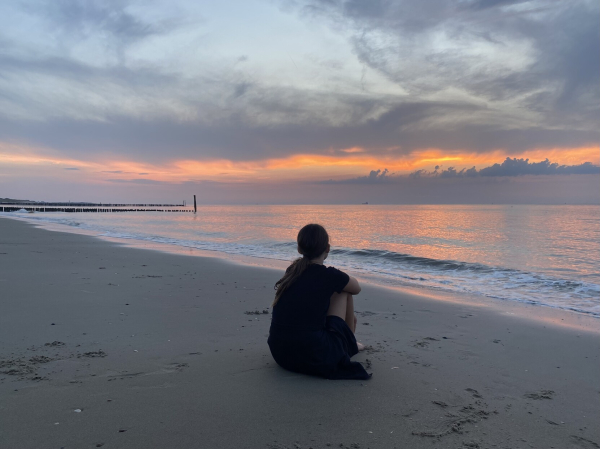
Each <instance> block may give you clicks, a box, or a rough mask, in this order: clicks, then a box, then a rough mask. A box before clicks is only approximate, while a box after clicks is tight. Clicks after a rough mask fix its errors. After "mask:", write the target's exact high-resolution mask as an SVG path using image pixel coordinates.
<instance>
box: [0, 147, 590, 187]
mask: <svg viewBox="0 0 600 449" xmlns="http://www.w3.org/2000/svg"><path fill="white" fill-rule="evenodd" d="M340 153H341V154H340ZM340 153H338V155H314V154H296V155H293V156H290V157H285V158H272V159H264V160H258V161H232V160H228V159H216V160H205V161H203V160H174V161H171V162H169V163H166V164H148V163H144V162H141V161H128V160H103V161H81V160H76V159H71V158H65V159H62V158H60V157H57V156H46V155H44V152H43V151H40V150H39V149H35V148H24V147H17V146H14V145H2V144H0V167H2V166H18V167H22V168H23V169H27V168H28V167H29V168H33V167H36V168H37V169H38V170H39V169H43V168H44V167H54V168H56V167H59V168H67V167H76V168H79V170H78V171H76V172H69V173H68V174H66V173H62V174H56V173H54V174H53V176H71V177H73V176H83V177H85V181H86V182H95V183H102V182H106V181H109V180H111V179H152V180H156V181H165V182H173V183H179V182H183V181H194V180H196V181H198V180H222V181H227V182H245V181H277V180H282V179H283V180H294V179H296V180H315V179H329V178H334V179H340V178H344V177H354V176H364V175H366V174H368V173H369V172H370V171H371V170H377V169H384V168H387V169H388V170H389V171H390V172H391V173H396V174H407V173H410V172H412V171H415V170H419V169H428V170H432V169H433V167H435V166H436V165H441V166H443V167H444V168H447V167H450V166H452V167H455V168H457V169H461V168H465V167H467V168H470V167H472V166H475V167H477V168H478V169H481V168H483V167H486V166H489V165H492V164H494V163H501V162H502V161H503V160H504V159H505V158H506V157H517V158H525V159H527V158H528V159H529V160H530V161H540V160H544V159H546V158H548V159H550V161H552V162H556V163H558V164H561V165H563V164H564V165H576V164H581V163H583V162H588V161H589V162H592V163H594V164H599V163H600V147H589V148H573V149H570V148H555V149H543V148H540V149H537V150H529V151H525V152H523V153H519V154H514V153H512V154H507V153H505V152H503V151H501V150H498V151H495V152H492V153H484V154H480V153H471V152H459V151H457V152H453V153H449V152H447V151H442V150H440V149H423V150H419V151H414V152H412V153H410V154H406V155H399V156H398V155H392V154H390V153H388V154H387V155H384V156H382V155H370V154H369V152H368V150H367V149H363V148H349V149H346V150H342V151H341V152H340ZM49 175H50V174H49Z"/></svg>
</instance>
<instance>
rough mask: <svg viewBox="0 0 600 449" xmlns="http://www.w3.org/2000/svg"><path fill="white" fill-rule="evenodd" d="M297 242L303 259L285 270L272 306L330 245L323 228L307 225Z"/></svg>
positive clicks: (301, 231)
mask: <svg viewBox="0 0 600 449" xmlns="http://www.w3.org/2000/svg"><path fill="white" fill-rule="evenodd" d="M296 241H297V242H298V252H299V253H300V254H302V257H300V258H298V259H296V260H294V261H293V262H292V264H291V265H290V266H289V267H288V268H287V270H285V274H284V275H283V277H282V278H281V279H279V280H278V281H277V282H276V283H275V290H276V292H275V300H274V301H273V304H272V306H274V305H275V304H277V301H279V298H281V295H282V294H283V292H284V291H286V290H287V288H288V287H289V286H290V285H292V284H293V283H294V281H295V280H296V279H298V277H299V276H300V275H301V274H302V273H303V272H304V270H306V268H307V267H308V266H309V265H310V261H311V260H312V259H315V258H317V257H319V256H320V255H321V254H323V253H324V252H325V250H326V249H327V245H328V244H329V235H328V234H327V231H326V230H325V228H324V227H323V226H321V225H318V224H307V225H306V226H304V227H303V228H302V229H300V232H298V238H297V239H296Z"/></svg>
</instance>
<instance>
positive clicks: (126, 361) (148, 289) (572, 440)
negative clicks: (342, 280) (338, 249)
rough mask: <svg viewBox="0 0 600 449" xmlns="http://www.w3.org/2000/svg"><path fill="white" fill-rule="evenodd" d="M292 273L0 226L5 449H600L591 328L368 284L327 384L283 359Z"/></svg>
mask: <svg viewBox="0 0 600 449" xmlns="http://www.w3.org/2000/svg"><path fill="white" fill-rule="evenodd" d="M280 274H281V273H280V272H278V271H276V270H270V269H266V268H257V267H249V266H242V265H235V264H233V263H230V262H227V261H224V260H221V259H218V258H207V257H190V256H182V255H173V254H167V253H161V252H158V251H149V250H142V249H134V248H127V247H123V246H119V245H117V244H114V243H109V242H106V241H103V240H100V239H96V238H93V237H88V236H82V235H76V234H68V233H60V232H51V231H47V230H42V229H36V228H34V227H33V226H31V225H29V224H27V223H24V222H20V221H16V220H11V219H6V218H0V311H1V313H0V447H2V448H19V449H26V448H32V449H33V448H41V447H44V448H57V449H58V448H65V449H68V448H95V447H104V448H271V449H284V448H290V449H291V448H294V449H296V448H297V449H300V448H303V449H307V448H314V449H317V448H327V447H338V448H339V447H341V448H358V449H366V448H429V447H439V448H510V449H516V448H557V449H562V448H571V447H572V448H598V447H600V431H599V430H598V429H599V428H598V422H600V357H599V355H600V338H599V334H598V333H597V332H596V331H594V328H597V327H598V326H597V324H596V321H594V320H593V319H587V318H583V317H582V318H579V317H576V316H575V315H574V314H569V313H566V312H564V313H562V315H561V313H559V312H556V313H554V312H553V314H550V315H548V316H550V317H551V319H547V320H543V319H537V320H535V319H530V318H523V316H526V315H527V314H529V315H532V314H537V313H538V312H537V309H536V308H535V307H532V306H529V307H526V306H523V307H517V306H515V307H512V308H511V309H510V312H503V311H502V310H501V309H497V308H494V307H486V306H483V305H476V304H470V303H469V304H466V303H464V304H461V303H459V302H456V301H441V300H436V299H431V298H427V297H425V296H417V295H412V294H408V293H402V292H398V291H392V290H386V289H381V288H376V287H374V286H371V285H366V286H364V288H363V292H362V293H361V294H360V295H359V296H357V297H356V299H355V303H356V307H357V310H358V318H359V324H358V331H357V338H358V339H359V340H360V341H362V342H364V343H365V344H367V345H369V349H368V350H367V351H365V352H363V353H360V354H359V355H358V356H356V357H355V358H354V359H355V360H358V361H360V362H362V363H363V364H364V365H365V366H366V367H367V368H368V371H369V372H373V378H372V379H371V380H369V381H329V380H324V379H319V378H312V377H308V376H303V375H298V374H294V373H290V372H286V371H284V370H282V369H281V368H279V367H278V366H277V365H276V364H275V363H274V361H273V360H272V358H271V355H270V353H269V349H268V347H267V344H266V340H267V335H268V330H269V321H270V315H269V314H267V313H263V310H265V309H268V307H269V305H270V303H271V301H272V298H273V284H274V283H275V281H276V280H277V279H278V278H279V276H280ZM506 310H508V309H506ZM590 323H591V324H590ZM579 324H581V325H582V327H578V325H579Z"/></svg>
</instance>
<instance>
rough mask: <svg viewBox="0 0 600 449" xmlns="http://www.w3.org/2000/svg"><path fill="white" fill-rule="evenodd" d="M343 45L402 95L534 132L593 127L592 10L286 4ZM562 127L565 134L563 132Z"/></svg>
mask: <svg viewBox="0 0 600 449" xmlns="http://www.w3.org/2000/svg"><path fill="white" fill-rule="evenodd" d="M286 4H287V5H292V8H295V9H296V10H298V11H301V13H302V14H303V15H304V16H305V17H310V18H312V19H313V20H321V19H324V20H326V21H328V22H329V23H330V24H331V26H332V28H334V27H335V28H338V29H339V28H341V29H344V30H346V31H347V32H348V33H350V34H351V36H352V38H351V39H352V42H353V46H354V50H355V52H356V54H357V57H358V58H359V59H360V60H361V61H362V62H363V63H364V64H366V65H367V66H369V67H371V68H372V69H374V70H376V71H377V72H379V73H381V74H382V75H384V76H386V77H387V78H388V79H389V80H391V81H392V82H394V83H396V84H398V85H399V86H400V87H402V88H403V89H405V90H406V91H407V92H409V93H410V94H412V95H418V96H422V95H434V94H438V95H441V93H442V91H445V90H447V89H449V88H452V89H458V90H461V91H464V92H465V93H468V94H469V95H471V96H474V97H476V98H478V99H480V100H484V101H487V102H490V103H491V104H492V105H493V106H494V107H496V108H498V109H499V110H505V111H507V110H512V113H513V114H514V113H516V112H517V111H516V109H515V107H517V108H522V109H523V111H527V112H529V113H530V114H529V119H533V120H534V121H536V122H537V123H538V124H542V123H543V124H544V125H545V126H548V125H551V124H552V125H556V126H565V125H573V124H576V125H577V126H578V127H579V128H581V127H585V128H587V129H591V128H592V127H593V126H594V123H597V121H598V119H599V118H600V84H599V83H598V82H597V75H598V73H599V72H600V39H598V28H599V25H600V23H599V22H600V21H599V17H600V8H599V4H598V2H594V1H588V0H570V1H544V2H542V1H507V0H475V1H466V2H465V1H447V0H431V1H427V2H418V1H410V0H399V1H394V2H389V1H383V0H378V1H373V0H306V1H300V0H294V1H287V2H286ZM565 127H566V126H565Z"/></svg>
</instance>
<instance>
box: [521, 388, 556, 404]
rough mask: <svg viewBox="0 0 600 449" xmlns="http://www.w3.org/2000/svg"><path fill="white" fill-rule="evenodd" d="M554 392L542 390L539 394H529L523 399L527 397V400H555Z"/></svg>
mask: <svg viewBox="0 0 600 449" xmlns="http://www.w3.org/2000/svg"><path fill="white" fill-rule="evenodd" d="M554 394H555V393H554V391H552V390H540V391H538V392H537V393H527V394H524V395H523V397H526V398H527V399H535V400H538V401H539V400H541V399H553V397H552V396H554Z"/></svg>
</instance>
